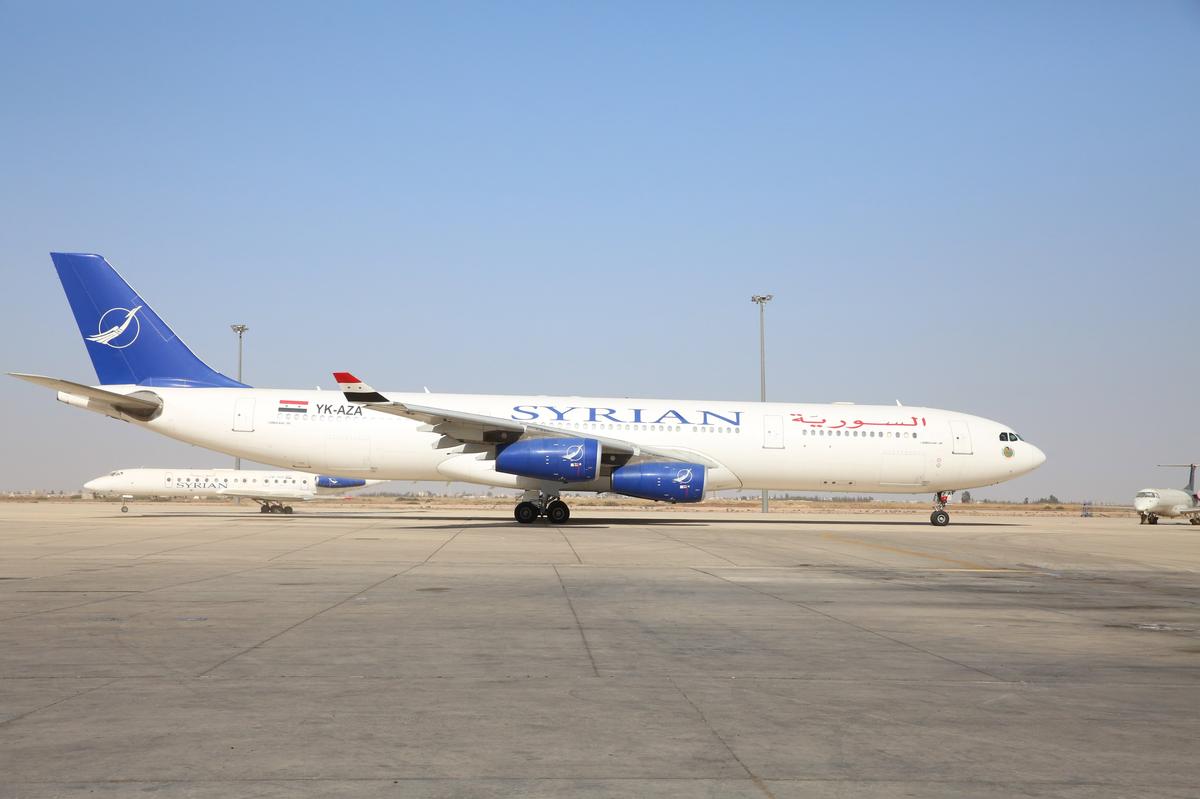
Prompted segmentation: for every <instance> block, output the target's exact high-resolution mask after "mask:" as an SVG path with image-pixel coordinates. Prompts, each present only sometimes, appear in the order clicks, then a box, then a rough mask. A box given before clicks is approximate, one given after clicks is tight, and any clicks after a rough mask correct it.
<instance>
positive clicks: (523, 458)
mask: <svg viewBox="0 0 1200 799" xmlns="http://www.w3.org/2000/svg"><path fill="white" fill-rule="evenodd" d="M496 471H498V472H504V473H505V474H515V475H517V476H519V477H534V478H537V479H539V480H556V481H558V482H562V483H581V482H586V481H588V480H595V479H596V475H597V474H598V473H599V471H600V442H599V441H596V440H595V439H590V438H529V439H521V440H520V441H514V442H513V443H511V444H509V445H508V446H506V447H504V449H502V450H500V452H499V453H498V454H497V455H496Z"/></svg>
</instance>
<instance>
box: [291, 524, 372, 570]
mask: <svg viewBox="0 0 1200 799" xmlns="http://www.w3.org/2000/svg"><path fill="white" fill-rule="evenodd" d="M378 525H379V522H378V521H374V522H372V523H371V524H367V525H363V526H362V527H355V528H353V529H350V530H347V531H346V532H344V533H339V534H338V535H335V536H330V537H329V538H325V539H322V540H320V541H314V542H313V543H311V544H305V545H304V546H302V547H297V548H296V549H293V550H290V551H288V552H280V553H279V554H278V555H275V556H274V557H270V558H267V562H271V561H275V560H279V559H280V558H286V557H287V556H288V555H295V554H296V553H297V552H303V551H304V550H306V549H312V548H313V547H319V546H321V544H328V543H329V542H330V541H336V540H338V539H339V538H345V537H346V536H348V535H350V534H351V533H364V532H366V531H367V530H370V529H371V528H372V527H377V526H378Z"/></svg>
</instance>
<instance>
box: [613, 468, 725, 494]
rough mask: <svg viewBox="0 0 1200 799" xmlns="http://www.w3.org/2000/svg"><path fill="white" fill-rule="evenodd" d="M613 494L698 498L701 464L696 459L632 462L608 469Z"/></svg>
mask: <svg viewBox="0 0 1200 799" xmlns="http://www.w3.org/2000/svg"><path fill="white" fill-rule="evenodd" d="M612 490H613V493H614V494H624V495H626V496H629V497H638V498H639V499H653V500H655V501H658V502H699V501H700V500H701V499H703V498H704V467H703V466H701V465H700V464H698V463H656V462H648V463H635V464H630V465H628V466H622V467H621V468H620V469H616V470H614V471H613V473H612Z"/></svg>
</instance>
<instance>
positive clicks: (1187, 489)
mask: <svg viewBox="0 0 1200 799" xmlns="http://www.w3.org/2000/svg"><path fill="white" fill-rule="evenodd" d="M1159 466H1167V467H1182V466H1186V467H1187V468H1188V481H1187V485H1186V486H1184V487H1183V488H1182V489H1179V488H1143V489H1142V490H1141V491H1139V492H1137V496H1136V497H1134V498H1133V509H1134V510H1136V511H1137V512H1138V518H1139V519H1140V520H1141V521H1140V522H1139V524H1158V520H1159V517H1161V516H1167V517H1169V518H1174V517H1178V516H1186V517H1187V520H1188V521H1189V522H1191V523H1192V524H1200V496H1197V495H1196V464H1194V463H1160V464H1159Z"/></svg>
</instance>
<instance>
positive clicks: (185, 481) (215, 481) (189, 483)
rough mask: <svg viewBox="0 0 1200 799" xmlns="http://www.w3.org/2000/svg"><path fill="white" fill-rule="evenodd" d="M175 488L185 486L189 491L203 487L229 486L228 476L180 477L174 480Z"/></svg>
mask: <svg viewBox="0 0 1200 799" xmlns="http://www.w3.org/2000/svg"><path fill="white" fill-rule="evenodd" d="M175 487H176V488H186V489H188V490H190V491H198V490H204V489H217V490H220V489H222V488H229V478H227V477H224V478H213V477H197V478H187V477H180V478H179V479H178V480H176V481H175Z"/></svg>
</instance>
